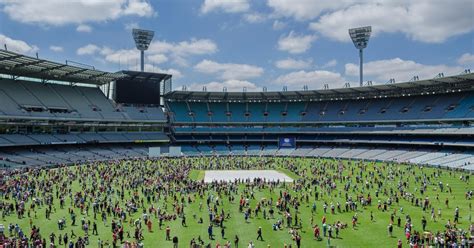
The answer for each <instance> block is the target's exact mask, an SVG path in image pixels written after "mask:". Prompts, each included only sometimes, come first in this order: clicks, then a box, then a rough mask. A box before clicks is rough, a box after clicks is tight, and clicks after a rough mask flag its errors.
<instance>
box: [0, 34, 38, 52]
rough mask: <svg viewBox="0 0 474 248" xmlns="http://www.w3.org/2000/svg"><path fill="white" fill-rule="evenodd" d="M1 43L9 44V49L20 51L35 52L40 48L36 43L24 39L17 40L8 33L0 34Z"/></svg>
mask: <svg viewBox="0 0 474 248" xmlns="http://www.w3.org/2000/svg"><path fill="white" fill-rule="evenodd" d="M0 45H2V48H3V45H7V48H8V50H10V51H14V52H18V53H34V52H37V51H38V50H39V48H38V47H37V46H35V45H30V44H28V43H26V42H24V41H22V40H15V39H12V38H10V37H8V36H6V35H3V34H0Z"/></svg>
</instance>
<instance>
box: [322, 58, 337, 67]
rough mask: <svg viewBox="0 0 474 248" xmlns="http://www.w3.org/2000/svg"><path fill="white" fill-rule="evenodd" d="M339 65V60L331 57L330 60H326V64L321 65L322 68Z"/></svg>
mask: <svg viewBox="0 0 474 248" xmlns="http://www.w3.org/2000/svg"><path fill="white" fill-rule="evenodd" d="M336 65H337V60H335V59H331V60H329V61H328V62H326V64H324V65H323V66H321V68H329V67H334V66H336Z"/></svg>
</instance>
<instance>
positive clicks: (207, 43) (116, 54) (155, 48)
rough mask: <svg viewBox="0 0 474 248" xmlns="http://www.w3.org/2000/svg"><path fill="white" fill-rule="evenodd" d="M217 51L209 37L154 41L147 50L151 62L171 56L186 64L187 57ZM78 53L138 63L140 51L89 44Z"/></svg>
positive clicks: (161, 60)
mask: <svg viewBox="0 0 474 248" xmlns="http://www.w3.org/2000/svg"><path fill="white" fill-rule="evenodd" d="M216 51H217V45H216V44H215V43H214V42H213V41H212V40H208V39H200V40H197V39H191V40H190V41H182V42H178V43H170V42H166V41H154V42H152V43H151V44H150V47H149V49H148V51H147V58H146V59H147V60H148V61H149V62H151V63H156V64H160V63H164V62H167V61H169V57H170V58H171V60H172V62H174V63H175V64H178V65H181V66H186V65H187V58H188V57H190V56H197V55H206V54H212V53H215V52H216ZM77 54H78V55H97V54H98V55H101V56H103V57H104V59H105V61H107V62H112V63H120V64H137V62H139V60H140V53H139V52H138V51H137V50H136V49H135V48H130V49H120V50H113V49H110V48H108V47H105V46H103V47H99V46H98V45H95V44H88V45H86V46H83V47H81V48H79V49H77Z"/></svg>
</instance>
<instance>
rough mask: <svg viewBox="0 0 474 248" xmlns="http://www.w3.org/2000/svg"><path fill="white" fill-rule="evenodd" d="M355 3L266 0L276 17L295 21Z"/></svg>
mask: <svg viewBox="0 0 474 248" xmlns="http://www.w3.org/2000/svg"><path fill="white" fill-rule="evenodd" d="M353 2H355V1H354V0H343V1H328V0H291V1H289V0H268V1H267V5H268V6H269V7H270V8H272V9H273V11H274V12H275V14H276V15H278V16H284V17H293V18H295V19H296V20H300V21H302V20H309V19H314V18H316V17H318V16H319V15H320V14H321V13H322V12H323V11H325V10H331V9H336V8H341V7H345V6H348V5H350V4H351V3H353Z"/></svg>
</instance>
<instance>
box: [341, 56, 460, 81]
mask: <svg viewBox="0 0 474 248" xmlns="http://www.w3.org/2000/svg"><path fill="white" fill-rule="evenodd" d="M462 70H463V68H462V67H460V66H447V65H424V64H420V63H417V62H415V61H412V60H403V59H400V58H394V59H386V60H376V61H371V62H368V63H364V76H365V77H366V78H373V80H376V81H379V82H387V81H388V80H389V79H390V78H394V79H395V80H396V81H397V82H404V81H409V80H410V79H411V78H413V76H418V77H419V78H420V79H428V78H433V77H435V76H436V75H437V74H438V73H444V75H445V76H448V75H457V74H459V73H461V72H462ZM345 73H346V75H350V76H358V75H359V65H356V64H346V65H345Z"/></svg>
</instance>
